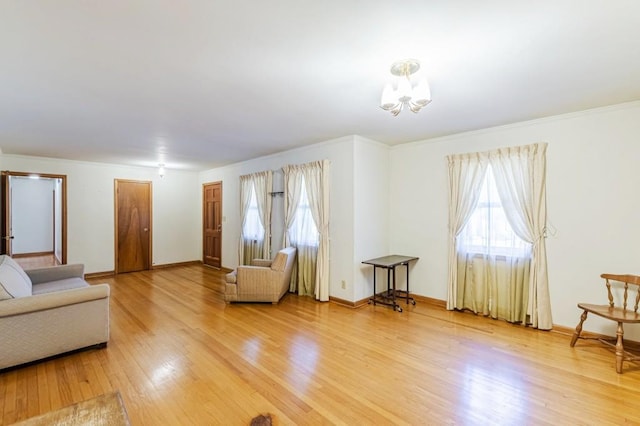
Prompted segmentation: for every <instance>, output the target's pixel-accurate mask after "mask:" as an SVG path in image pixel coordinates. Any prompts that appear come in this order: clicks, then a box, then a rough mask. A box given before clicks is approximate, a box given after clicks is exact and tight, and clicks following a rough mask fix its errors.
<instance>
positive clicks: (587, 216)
mask: <svg viewBox="0 0 640 426" xmlns="http://www.w3.org/2000/svg"><path fill="white" fill-rule="evenodd" d="M639 141H640V103H638V102H634V103H628V104H621V105H617V106H613V107H608V108H601V109H596V110H590V111H584V112H580V113H576V114H568V115H562V116H556V117H552V118H548V119H543V120H537V121H531V122H523V123H518V124H515V125H510V126H503V127H497V128H492V129H487V130H483V131H478V132H471V133H465V134H459V135H455V136H451V137H445V138H439V139H433V140H429V141H422V142H416V143H411V144H405V145H400V146H397V147H394V148H393V149H392V150H391V186H392V188H393V190H392V191H391V192H390V202H391V205H392V209H391V216H390V222H391V223H392V224H393V230H392V232H391V233H390V248H391V251H394V252H399V253H402V254H410V255H416V256H419V257H420V260H419V261H418V262H417V263H416V265H415V268H414V270H413V271H412V276H411V280H412V283H411V284H412V288H413V290H414V291H415V292H416V293H418V294H421V295H424V296H429V297H433V298H437V299H442V300H444V299H446V296H447V284H446V282H447V247H448V241H447V211H448V207H447V194H448V190H447V187H448V186H447V185H448V180H447V179H448V178H447V168H446V160H445V156H446V155H448V154H451V153H462V152H476V151H484V150H489V149H493V148H496V147H501V146H515V145H525V144H531V143H536V142H547V143H549V147H548V150H547V205H548V213H549V221H550V224H551V225H552V226H553V228H555V230H556V231H555V233H554V235H551V236H550V237H549V238H548V239H547V251H548V264H549V283H550V294H551V303H552V311H553V322H554V324H557V325H563V326H568V327H575V325H576V324H577V322H578V319H579V313H580V311H579V310H578V309H577V307H576V303H577V302H594V303H605V302H606V300H607V299H606V290H605V287H604V284H603V280H602V279H601V278H600V274H601V273H604V272H611V273H634V274H640V245H638V244H637V241H640V226H638V215H639V212H640V197H639V196H638V188H639V187H640V173H638V166H637V163H638V159H639V158H640V143H639ZM630 328H631V327H630ZM585 329H586V330H592V331H597V332H606V333H611V332H612V331H613V332H614V334H615V330H614V329H613V327H612V326H611V325H610V324H608V323H606V322H603V321H599V320H598V319H597V318H590V319H589V320H588V321H587V323H586V324H585ZM634 333H635V334H634ZM627 335H628V337H630V338H633V339H634V340H639V339H640V333H638V331H637V330H635V332H634V331H630V332H629V333H628V334H627Z"/></svg>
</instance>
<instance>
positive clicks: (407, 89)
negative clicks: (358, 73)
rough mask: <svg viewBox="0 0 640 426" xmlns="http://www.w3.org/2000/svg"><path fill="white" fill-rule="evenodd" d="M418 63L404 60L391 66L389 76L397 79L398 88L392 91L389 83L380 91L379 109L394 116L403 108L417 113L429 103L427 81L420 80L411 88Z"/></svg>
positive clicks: (429, 94)
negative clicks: (412, 76) (391, 75)
mask: <svg viewBox="0 0 640 426" xmlns="http://www.w3.org/2000/svg"><path fill="white" fill-rule="evenodd" d="M419 69H420V62H418V61H417V60H416V59H405V60H403V61H398V62H394V63H393V64H392V65H391V74H393V75H395V76H397V77H399V78H398V88H397V89H396V90H394V89H393V87H392V86H391V83H387V85H386V86H385V87H384V90H383V91H382V99H381V101H380V108H382V109H383V110H385V111H389V112H391V114H393V115H394V116H396V115H398V114H400V111H402V110H403V109H404V107H407V108H409V109H410V110H411V111H412V112H418V111H420V110H421V109H422V108H423V107H425V106H427V105H428V104H429V102H431V90H430V89H429V83H427V79H426V78H423V79H421V80H420V81H419V82H418V84H416V85H415V86H414V87H411V75H413V74H415V73H416V72H418V70H419Z"/></svg>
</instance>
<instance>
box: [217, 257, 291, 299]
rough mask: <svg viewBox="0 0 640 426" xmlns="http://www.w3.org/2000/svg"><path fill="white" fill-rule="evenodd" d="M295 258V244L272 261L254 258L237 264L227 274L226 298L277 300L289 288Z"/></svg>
mask: <svg viewBox="0 0 640 426" xmlns="http://www.w3.org/2000/svg"><path fill="white" fill-rule="evenodd" d="M295 259H296V249H295V247H286V248H283V249H282V250H280V251H279V252H278V254H276V257H275V258H274V259H273V261H271V260H266V259H254V260H253V261H252V262H251V265H247V266H238V269H236V270H235V271H233V272H231V273H229V274H227V277H226V281H227V283H226V288H225V292H224V300H225V302H227V303H230V302H271V303H274V304H275V303H278V302H279V301H280V299H281V298H282V296H284V294H285V293H286V292H287V291H288V290H289V283H290V281H291V272H292V271H293V265H294V262H295Z"/></svg>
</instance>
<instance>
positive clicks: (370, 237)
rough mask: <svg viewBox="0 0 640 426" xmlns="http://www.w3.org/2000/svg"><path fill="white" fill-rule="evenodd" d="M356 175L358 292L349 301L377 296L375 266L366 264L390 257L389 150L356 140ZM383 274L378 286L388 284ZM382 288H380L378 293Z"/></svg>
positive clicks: (379, 274)
mask: <svg viewBox="0 0 640 426" xmlns="http://www.w3.org/2000/svg"><path fill="white" fill-rule="evenodd" d="M353 175H354V191H353V194H354V234H353V244H354V259H353V261H354V265H353V267H354V283H353V287H354V290H353V296H352V297H351V298H348V299H347V300H353V301H359V300H363V299H366V298H369V297H371V296H372V295H373V267H372V266H370V265H363V264H362V261H363V260H367V259H372V258H375V257H380V256H386V255H388V254H390V253H389V232H390V231H391V230H390V226H389V210H390V206H389V191H390V189H389V177H390V170H389V147H388V146H387V145H383V144H381V143H378V142H374V141H370V140H366V139H364V138H360V137H356V140H355V154H354V173H353ZM380 271H381V270H378V277H377V279H378V281H377V283H380V284H384V283H386V274H384V275H382V274H381V273H380ZM383 272H384V271H383ZM399 275H400V274H399ZM349 284H350V283H347V287H349ZM381 289H382V287H378V288H377V291H380V290H381Z"/></svg>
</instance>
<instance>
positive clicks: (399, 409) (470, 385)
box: [0, 265, 640, 425]
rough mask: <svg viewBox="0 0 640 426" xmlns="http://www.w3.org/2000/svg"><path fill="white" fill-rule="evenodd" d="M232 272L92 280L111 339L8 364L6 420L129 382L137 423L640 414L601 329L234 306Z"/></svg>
mask: <svg viewBox="0 0 640 426" xmlns="http://www.w3.org/2000/svg"><path fill="white" fill-rule="evenodd" d="M223 276H224V274H223V273H221V272H218V271H215V270H212V269H208V268H204V267H201V266H197V265H196V266H185V267H175V268H168V269H160V270H156V271H151V272H142V273H132V274H123V275H120V276H118V277H117V278H109V279H95V280H93V281H94V282H96V283H97V282H108V283H109V284H110V285H111V289H112V293H111V294H112V298H111V341H110V342H109V346H108V347H107V348H106V349H100V350H91V351H85V352H81V353H77V354H74V355H70V356H65V357H62V358H58V359H55V360H52V361H48V362H43V363H39V364H37V365H33V366H30V367H26V368H20V369H17V370H13V371H8V372H4V373H0V420H1V421H0V423H2V424H10V423H12V422H15V421H18V420H20V419H24V418H27V417H31V416H34V415H37V414H40V413H43V412H47V411H49V410H53V409H57V408H60V407H63V406H66V405H69V404H72V403H75V402H78V401H82V400H85V399H88V398H91V397H94V396H97V395H100V394H103V393H107V392H111V391H114V390H119V391H120V392H121V394H122V397H123V400H124V402H125V405H126V407H127V410H128V413H129V416H130V419H131V421H132V424H134V425H180V424H186V425H189V424H194V425H212V424H213V425H217V424H219V425H236V424H237V425H247V424H249V422H250V419H251V418H252V417H254V416H256V415H257V414H259V413H271V414H272V416H273V418H274V420H275V424H280V425H284V424H301V425H304V424H312V425H316V424H353V425H366V424H375V425H384V424H419V425H423V424H473V425H476V424H482V425H484V424H505V425H525V424H526V425H531V424H554V425H569V424H623V423H626V424H630V423H635V424H640V409H639V408H638V396H639V393H638V392H639V390H640V367H639V366H638V365H637V364H636V365H633V364H625V372H624V374H622V375H618V374H616V372H615V367H614V356H613V355H612V353H611V352H610V350H608V349H605V348H603V347H602V346H600V345H599V344H598V343H589V342H582V341H581V342H578V345H577V346H576V348H570V347H569V340H570V338H569V336H567V335H563V334H560V333H556V332H542V331H536V330H532V329H528V328H523V327H520V326H514V325H510V324H507V323H504V322H500V321H493V320H489V319H485V318H480V317H476V316H474V315H472V314H465V313H456V312H448V311H446V310H444V309H443V308H441V307H437V306H433V305H430V304H428V303H424V302H422V303H421V302H418V305H417V306H416V307H408V308H407V309H406V310H405V311H404V312H403V313H398V312H394V311H392V310H390V309H388V308H386V307H381V306H377V307H373V306H364V307H362V308H360V309H350V308H346V307H342V306H338V305H336V304H333V303H316V302H314V301H312V300H310V299H308V298H301V297H297V296H294V295H287V296H285V298H284V300H283V301H282V302H281V303H280V304H279V305H275V306H274V305H271V304H236V305H230V306H226V305H225V304H224V302H223V300H222V286H223ZM578 314H579V312H578V311H577V309H576V321H577V320H578ZM0 339H1V336H0ZM2 350H5V348H2Z"/></svg>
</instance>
